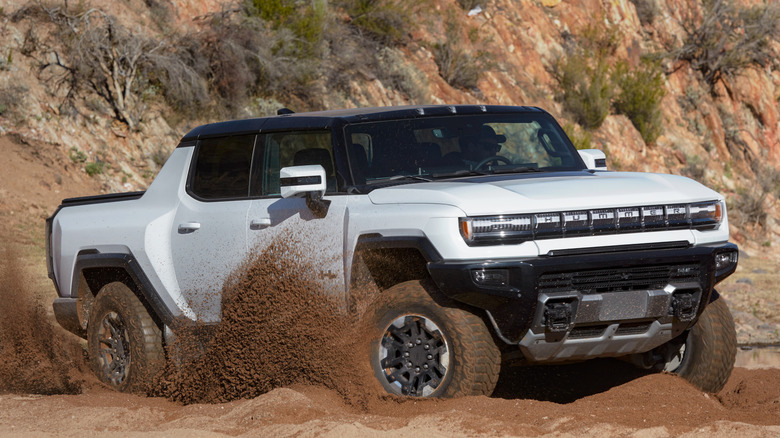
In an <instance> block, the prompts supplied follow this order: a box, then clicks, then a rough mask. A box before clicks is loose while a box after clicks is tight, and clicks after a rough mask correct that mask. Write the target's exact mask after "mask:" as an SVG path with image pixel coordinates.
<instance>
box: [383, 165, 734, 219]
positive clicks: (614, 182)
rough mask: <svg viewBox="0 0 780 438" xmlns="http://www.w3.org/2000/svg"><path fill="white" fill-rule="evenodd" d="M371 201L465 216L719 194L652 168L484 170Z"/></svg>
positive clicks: (387, 191)
mask: <svg viewBox="0 0 780 438" xmlns="http://www.w3.org/2000/svg"><path fill="white" fill-rule="evenodd" d="M368 196H369V199H371V202H373V203H374V204H444V205H451V206H455V207H458V208H460V209H461V210H463V211H464V212H465V213H466V215H469V216H479V215H493V214H510V213H533V212H545V211H571V210H580V209H593V208H600V207H604V208H607V207H610V208H616V207H630V206H651V205H664V204H674V203H684V202H699V201H711V200H715V199H722V197H721V196H720V195H719V194H718V193H717V192H715V191H713V190H710V189H708V188H707V187H705V186H703V185H701V184H699V183H698V182H696V181H693V180H691V179H688V178H685V177H682V176H676V175H664V174H654V173H634V172H594V173H590V172H585V171H583V172H555V173H539V174H522V175H518V174H512V175H488V176H479V177H469V178H462V179H456V180H448V181H434V182H421V183H414V184H404V185H399V186H393V187H386V188H381V189H376V190H374V191H372V192H371V193H369V195H368Z"/></svg>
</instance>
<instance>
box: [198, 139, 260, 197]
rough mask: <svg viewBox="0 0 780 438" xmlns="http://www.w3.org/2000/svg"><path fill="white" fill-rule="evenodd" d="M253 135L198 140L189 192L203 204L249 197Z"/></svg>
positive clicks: (253, 144)
mask: <svg viewBox="0 0 780 438" xmlns="http://www.w3.org/2000/svg"><path fill="white" fill-rule="evenodd" d="M255 137H256V136H255V135H254V134H252V135H234V136H230V137H220V138H210V139H206V140H201V141H200V142H199V144H198V148H197V156H196V158H195V164H194V167H193V169H192V177H191V178H190V184H189V189H190V190H189V191H190V193H191V194H193V195H194V196H196V197H198V198H201V199H205V200H219V199H237V198H238V199H240V198H247V197H249V175H250V172H251V166H252V152H253V150H254V146H255Z"/></svg>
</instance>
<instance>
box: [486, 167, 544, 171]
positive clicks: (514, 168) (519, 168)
mask: <svg viewBox="0 0 780 438" xmlns="http://www.w3.org/2000/svg"><path fill="white" fill-rule="evenodd" d="M531 172H544V171H543V170H541V169H539V168H538V167H529V166H520V167H509V168H500V169H495V170H493V173H531Z"/></svg>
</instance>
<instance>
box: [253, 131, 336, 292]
mask: <svg viewBox="0 0 780 438" xmlns="http://www.w3.org/2000/svg"><path fill="white" fill-rule="evenodd" d="M333 163H334V161H333V145H332V140H331V134H330V132H329V131H293V132H278V133H268V134H265V135H263V136H260V138H259V139H258V143H257V148H256V151H255V162H254V166H253V167H254V169H255V173H254V174H253V183H252V190H253V193H252V195H253V199H252V203H251V205H250V207H249V213H248V215H247V223H248V230H249V231H248V235H247V245H248V247H249V248H250V251H253V252H256V253H258V254H259V253H262V251H263V250H264V249H265V248H267V247H268V245H270V244H272V243H273V242H275V241H276V242H280V243H281V242H282V241H285V243H286V245H280V247H282V248H287V249H288V251H286V252H285V253H283V254H273V255H271V256H272V257H287V258H292V259H294V260H295V261H296V262H298V263H300V264H301V265H302V266H303V267H304V268H305V271H306V272H309V273H310V274H311V275H312V277H313V279H315V280H316V281H317V282H318V283H319V286H320V290H319V291H317V292H322V293H325V294H329V295H333V296H335V297H338V298H339V299H343V297H344V292H345V287H344V257H343V254H344V214H345V211H346V203H347V198H348V197H347V196H345V195H340V194H338V189H337V187H336V174H335V171H334V165H333ZM310 164H319V165H321V166H322V167H323V168H324V169H325V175H326V182H327V190H326V194H325V197H324V199H325V200H327V201H330V206H329V208H328V211H327V214H326V215H325V216H324V217H317V216H316V215H314V214H313V213H312V211H311V210H310V209H309V207H307V206H306V200H305V199H303V198H286V199H285V198H282V197H281V195H280V192H281V190H280V181H279V170H280V169H281V168H283V167H289V166H300V165H310ZM271 262H272V261H271Z"/></svg>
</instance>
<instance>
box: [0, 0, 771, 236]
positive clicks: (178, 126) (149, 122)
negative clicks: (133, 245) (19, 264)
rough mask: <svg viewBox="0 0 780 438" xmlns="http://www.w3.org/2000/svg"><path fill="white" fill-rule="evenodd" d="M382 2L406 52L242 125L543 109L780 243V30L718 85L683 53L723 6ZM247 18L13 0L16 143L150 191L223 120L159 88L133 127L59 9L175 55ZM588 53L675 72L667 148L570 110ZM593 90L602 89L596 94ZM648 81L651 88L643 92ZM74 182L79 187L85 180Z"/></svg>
mask: <svg viewBox="0 0 780 438" xmlns="http://www.w3.org/2000/svg"><path fill="white" fill-rule="evenodd" d="M71 3H72V2H71ZM300 3H307V2H298V4H300ZM312 3H313V2H312ZM369 3H372V2H369ZM380 3H386V4H391V5H394V6H396V7H398V8H402V9H404V11H405V13H406V14H407V15H405V16H406V17H408V20H409V21H408V22H407V23H406V24H405V26H406V27H404V34H403V35H400V36H399V37H397V38H396V39H395V40H394V41H393V43H392V44H376V45H373V46H371V47H372V50H373V49H376V50H374V51H373V53H371V54H370V60H369V61H370V62H369V61H366V62H365V65H362V64H361V62H362V60H361V59H360V58H359V57H358V58H357V59H354V60H352V61H351V62H350V63H349V65H346V64H344V63H338V62H336V63H334V66H335V67H333V68H334V69H336V70H338V69H341V70H342V71H340V72H336V73H334V74H338V78H339V80H340V85H339V86H338V87H335V86H332V84H330V83H328V81H329V80H331V79H332V77H336V76H333V75H331V76H322V77H319V78H318V77H314V78H311V79H310V80H309V83H308V85H307V87H306V89H305V91H304V92H301V91H300V90H298V91H297V92H290V93H289V94H285V92H284V91H278V92H274V90H270V91H269V90H265V91H264V93H255V94H256V95H255V96H252V99H250V100H248V102H251V104H243V105H242V106H241V108H239V109H238V110H235V111H233V112H232V113H231V115H238V116H256V115H266V114H267V113H271V112H272V111H274V110H275V108H276V106H280V105H283V106H291V107H296V106H297V107H303V109H329V108H338V107H353V106H384V105H398V104H409V103H412V104H424V103H454V104H455V103H486V104H507V105H534V106H540V107H542V108H545V109H547V110H548V111H550V112H551V113H553V114H554V115H555V116H556V117H558V118H559V119H560V120H561V122H562V124H565V125H566V129H567V132H569V133H570V135H572V136H574V137H576V138H577V141H578V142H582V144H588V143H589V144H590V145H591V146H592V147H597V148H601V149H603V150H605V151H606V152H607V156H608V162H609V165H610V166H611V167H612V168H616V169H619V170H641V171H650V172H667V173H678V174H685V175H688V176H690V177H692V178H695V179H698V180H700V181H701V182H703V183H705V184H707V185H709V186H711V187H713V188H715V189H717V190H719V191H721V192H723V193H724V194H726V196H727V198H728V199H729V206H730V216H731V217H732V224H731V225H732V233H733V236H734V238H735V239H736V240H737V241H740V242H741V243H750V244H751V245H754V246H756V245H764V246H776V245H780V241H778V239H780V236H778V224H777V222H776V220H775V218H776V217H777V213H776V210H777V209H776V201H777V197H778V194H779V193H780V171H778V168H780V133H779V132H778V128H780V104H779V103H778V101H779V100H780V64H779V63H778V61H777V60H778V59H780V56H779V55H780V42H778V39H777V38H778V37H779V36H780V34H777V33H773V32H777V29H775V28H767V29H766V32H767V34H766V36H765V38H763V39H761V41H758V43H757V44H759V43H760V47H759V48H760V52H761V53H759V54H761V55H762V56H763V57H754V58H750V59H748V60H747V62H745V63H743V64H740V65H738V66H736V67H734V68H733V69H731V70H728V71H725V70H724V73H723V74H722V75H718V76H717V77H716V78H715V80H712V78H711V77H710V76H712V75H711V74H710V72H711V70H706V69H704V68H702V66H701V63H698V62H699V61H697V60H700V59H701V58H695V56H700V55H690V54H689V53H688V52H685V53H683V52H684V51H683V50H681V49H682V48H684V47H683V46H685V44H686V42H687V41H691V34H692V32H693V31H695V30H696V29H695V27H696V26H698V25H700V24H701V23H703V22H704V21H705V20H706V19H707V17H708V16H707V14H708V11H709V10H710V9H711V8H712V7H713V4H715V6H718V4H720V3H725V2H722V1H721V2H718V1H706V2H702V1H701V0H685V1H671V0H631V1H629V0H601V1H599V0H483V1H464V0H459V1H455V0H427V1H425V2H411V1H406V0H398V1H387V2H380ZM322 4H323V5H325V7H326V8H330V9H331V12H332V14H331V16H332V19H333V20H335V22H337V23H341V24H344V23H347V24H350V23H354V22H356V20H358V19H359V18H360V16H359V15H355V14H350V13H349V12H348V11H346V12H345V11H344V10H343V8H344V7H345V6H344V4H346V2H337V1H335V0H331V1H330V4H328V3H327V2H324V3H322ZM240 5H241V4H240V2H235V1H234V2H221V1H217V0H202V1H198V0H178V1H172V0H165V1H163V0H122V1H119V0H108V1H104V2H92V4H91V5H90V4H89V2H83V3H79V8H81V9H79V11H80V12H79V11H74V9H73V8H74V6H73V5H68V4H67V2H56V1H48V2H30V3H23V2H20V1H12V0H0V133H2V134H3V135H7V136H8V135H12V136H13V137H9V138H14V139H22V140H24V141H25V142H34V143H35V144H37V145H38V146H37V147H39V148H43V149H46V150H47V151H49V152H50V153H57V154H59V156H61V157H62V158H63V159H62V160H60V161H58V162H59V163H61V165H62V166H65V167H69V168H72V171H76V172H81V175H80V176H78V177H79V178H86V177H85V176H84V175H86V174H88V175H89V177H90V178H91V179H92V180H94V181H97V182H99V183H100V186H101V187H102V188H101V190H102V191H105V192H111V191H126V190H139V189H143V188H144V187H146V185H148V184H149V183H150V182H151V180H152V179H153V177H154V175H155V174H156V172H157V171H158V170H159V167H160V166H161V165H162V163H163V162H164V160H165V157H166V156H167V154H168V153H170V151H171V150H172V149H173V147H174V146H175V144H176V141H177V138H178V137H179V136H180V135H182V134H183V133H184V132H186V131H187V130H188V129H190V128H191V127H193V126H195V125H197V124H200V123H205V122H210V121H215V120H216V119H217V118H219V116H218V115H217V113H214V112H212V113H210V114H204V113H198V114H196V113H192V112H190V113H186V112H182V110H181V108H173V107H172V106H171V105H170V104H169V103H166V101H164V100H162V99H154V95H155V93H156V92H157V91H156V89H155V88H154V86H153V85H154V82H153V81H150V82H149V83H148V84H149V85H148V86H147V89H144V90H141V91H139V92H138V95H137V96H135V97H134V99H135V101H136V102H137V104H138V105H140V106H142V111H141V110H139V113H138V114H140V117H138V119H137V124H136V123H133V124H130V123H128V122H127V121H123V120H122V118H121V117H119V116H117V114H118V113H117V112H116V111H115V110H112V108H111V107H110V106H109V105H107V103H106V100H105V99H104V98H102V97H101V95H100V94H99V93H98V92H97V91H96V90H95V89H94V88H93V89H90V88H89V87H83V88H73V87H72V86H70V85H72V84H71V83H69V82H67V79H68V78H70V77H71V76H67V75H66V74H65V71H66V70H65V69H66V68H73V66H72V65H67V63H66V62H64V61H63V60H62V59H60V58H59V57H58V56H59V55H58V54H60V53H64V52H63V50H64V49H63V50H60V49H61V48H59V45H63V46H64V45H67V44H72V43H73V41H72V40H68V39H67V38H62V37H59V38H58V37H57V36H58V35H60V36H61V35H64V34H63V33H62V32H61V31H60V33H57V28H56V26H57V23H56V22H55V21H54V20H53V19H52V18H51V17H52V13H53V12H52V11H53V10H54V11H55V12H56V10H62V11H65V12H66V13H70V14H72V15H73V14H76V13H77V12H78V13H84V11H89V10H90V8H92V9H99V10H101V11H102V12H103V13H105V14H108V15H110V16H112V17H116V20H118V22H119V23H121V24H122V25H123V26H124V28H125V29H129V31H130V32H135V33H136V34H140V35H153V36H154V38H156V39H155V40H154V41H159V42H160V43H159V44H160V47H162V45H163V44H168V45H169V46H170V45H172V44H177V43H179V44H180V43H181V41H182V40H181V39H180V38H181V37H182V36H187V35H190V36H196V35H198V34H199V32H201V33H202V32H205V30H203V29H204V28H203V23H204V21H205V20H209V19H211V20H213V17H214V15H213V14H217V15H219V14H222V15H221V16H222V17H226V16H228V15H229V14H231V13H236V12H235V11H236V10H238V9H240V7H239V6H240ZM728 5H730V6H731V7H733V8H735V9H733V10H735V11H738V12H740V11H741V12H740V13H743V15H740V16H739V17H748V15H749V14H748V13H749V12H751V11H752V12H751V13H753V14H754V15H755V14H757V13H758V12H756V11H758V10H759V9H760V8H761V7H763V8H764V9H761V10H765V9H767V8H769V9H772V8H771V6H772V3H766V4H765V3H761V2H759V1H753V0H740V1H736V0H735V1H734V2H729V3H728ZM767 5H769V6H767ZM41 6H43V9H42V8H41ZM299 6H300V5H299ZM25 8H27V9H25ZM57 8H59V9H57ZM708 8H710V9H708ZM751 8H752V9H751ZM46 11H48V12H46ZM231 11H233V12H231ZM770 12H771V11H770ZM209 14H212V15H209ZM746 14H747V15H746ZM735 16H736V15H735ZM209 17H210V18H209ZM751 17H752V18H751ZM759 18H760V17H759ZM771 18H772V17H771V16H769V19H770V20H771ZM778 18H780V16H778ZM747 19H756V20H757V19H758V18H756V17H755V16H750V17H748V18H747ZM748 24H749V23H748ZM770 24H771V22H770ZM719 26H721V27H716V28H715V30H716V31H720V32H727V33H728V35H734V36H735V38H725V39H724V38H721V40H723V41H725V42H724V43H723V44H722V45H721V46H718V47H716V48H715V49H714V51H713V52H711V53H714V54H715V55H713V56H717V54H718V53H721V54H724V53H727V54H731V53H733V52H737V53H738V54H739V53H743V54H744V53H748V51H749V50H752V49H751V47H752V48H756V47H758V46H749V47H748V48H747V49H743V46H740V45H739V44H740V40H739V39H738V37H740V36H743V35H748V34H749V33H750V32H751V31H752V30H751V29H750V28H748V27H746V26H743V27H737V28H726V27H723V25H719ZM770 27H771V26H770ZM71 30H72V31H73V32H77V30H78V29H76V30H73V29H71ZM710 31H712V30H710ZM694 33H695V32H694ZM72 35H77V33H73V34H72ZM715 36H716V37H717V36H718V35H717V32H716V35H715ZM721 36H722V35H721ZM330 44H331V46H330V47H325V49H323V50H324V51H321V52H318V53H319V54H318V55H317V56H320V59H319V62H320V63H321V64H327V63H328V62H330V60H332V59H333V57H336V56H342V57H343V56H345V52H344V48H343V47H341V48H340V47H338V45H337V44H334V43H333V42H332V41H331V43H330ZM345 44H346V43H345ZM588 47H591V49H590V50H591V51H587V50H588ZM593 47H595V48H593ZM58 48H59V49H58ZM173 48H174V49H175V47H173ZM689 48H690V47H689ZM718 50H720V52H718ZM756 50H758V49H756ZM360 53H365V52H360ZM575 54H579V55H578V56H580V57H581V58H582V57H583V54H584V55H585V56H584V58H582V59H584V61H581V62H583V68H584V69H586V70H588V71H591V69H594V70H593V71H597V67H594V63H596V61H598V62H599V63H601V62H602V61H603V65H604V69H606V70H605V71H609V72H611V73H610V74H614V72H615V71H616V70H617V67H616V66H618V65H625V66H627V67H625V68H626V69H629V70H630V69H639V68H640V67H641V66H642V65H645V64H644V62H645V61H646V60H651V61H652V63H653V65H655V66H656V68H658V69H659V71H660V72H662V74H659V75H658V80H659V81H660V82H658V88H659V89H660V93H656V95H657V96H658V97H659V99H660V102H659V104H658V108H659V109H660V113H659V115H658V117H659V118H658V119H657V124H658V125H659V128H660V130H659V131H658V132H657V133H655V134H653V135H646V132H644V131H642V132H640V130H639V129H637V127H636V124H637V122H636V120H633V121H632V119H631V117H630V116H627V115H626V114H625V111H623V112H621V111H616V110H615V108H616V107H615V105H614V102H613V103H610V102H609V101H610V99H612V100H614V99H615V97H614V96H616V95H609V96H613V97H609V96H607V97H606V105H607V106H606V111H607V112H606V113H605V115H606V117H605V118H604V119H603V121H601V122H600V123H598V124H597V126H585V123H584V122H581V121H580V120H579V119H578V117H577V115H576V114H574V113H572V110H571V108H569V107H568V106H567V105H566V100H565V97H564V94H565V91H566V90H565V89H564V88H565V87H564V86H563V82H562V79H561V78H562V73H561V72H562V66H565V65H566V63H567V62H568V61H569V60H570V59H573V58H572V57H573V56H574V55H575ZM596 54H598V56H600V58H598V59H597V58H596ZM445 55H447V56H449V58H448V59H451V60H454V61H453V62H454V64H450V66H452V65H454V66H455V67H454V69H453V68H448V67H447V65H443V64H442V58H443V56H445ZM689 55H690V56H689ZM459 56H460V57H461V58H458V57H459ZM329 57H330V58H329ZM464 57H465V58H464ZM459 59H460V61H458V60H459ZM718 59H720V58H718ZM458 62H460V64H458ZM58 63H59V65H58ZM44 66H47V67H44ZM212 67H213V66H212ZM315 71H321V70H315ZM637 71H638V70H637ZM458 75H460V76H458ZM469 75H470V76H469ZM708 75H709V76H708ZM74 77H75V76H74ZM604 77H605V78H607V79H605V80H609V78H610V77H612V76H609V75H607V76H604ZM630 77H632V76H629V78H630ZM633 77H634V78H637V77H638V76H633ZM141 79H143V78H141ZM139 80H140V79H139ZM588 81H589V82H588ZM593 81H594V79H592V78H591V79H590V80H588V79H586V81H585V84H591V83H593ZM634 82H635V83H637V84H638V85H646V84H643V83H642V80H641V79H634ZM609 84H611V82H608V85H609ZM637 84H634V85H637ZM210 85H214V84H210ZM606 91H609V90H606ZM247 92H249V91H247ZM69 93H77V96H72V95H69ZM288 97H289V99H288ZM602 97H603V95H602ZM66 99H70V102H72V103H73V104H72V105H63V104H62V103H63V102H64V101H65V100H66ZM287 100H289V102H288V101H287ZM204 105H205V104H204ZM139 108H140V107H139ZM190 114H196V115H190ZM223 114H224V113H223ZM223 117H224V115H223ZM648 138H649V139H650V140H649V141H648ZM7 162H8V161H6V163H7ZM62 163H64V164H62ZM4 165H6V164H4ZM60 173H62V174H63V175H66V179H67V178H68V176H67V175H70V174H69V173H67V172H65V171H62V172H60ZM74 177H75V176H74ZM64 183H65V184H66V183H67V181H65V182H64ZM2 193H3V192H2V190H0V194H2ZM86 194H87V193H85V195H86ZM8 202H10V201H9V200H8V197H6V198H0V205H3V203H5V204H6V205H8ZM46 213H48V212H47V211H45V208H44V207H41V211H40V212H38V214H39V215H40V216H44V215H45V214H46Z"/></svg>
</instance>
